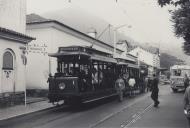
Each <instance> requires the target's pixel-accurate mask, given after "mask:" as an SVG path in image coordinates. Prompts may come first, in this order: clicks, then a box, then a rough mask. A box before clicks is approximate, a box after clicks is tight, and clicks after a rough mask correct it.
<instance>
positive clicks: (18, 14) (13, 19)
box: [0, 0, 26, 33]
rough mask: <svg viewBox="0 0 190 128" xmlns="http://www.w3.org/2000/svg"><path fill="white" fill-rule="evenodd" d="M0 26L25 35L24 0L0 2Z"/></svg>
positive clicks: (4, 0)
mask: <svg viewBox="0 0 190 128" xmlns="http://www.w3.org/2000/svg"><path fill="white" fill-rule="evenodd" d="M0 26H1V27H4V28H7V29H10V30H14V31H17V32H20V33H25V26H26V0H0Z"/></svg>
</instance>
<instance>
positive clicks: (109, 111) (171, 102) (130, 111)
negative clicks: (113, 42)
mask: <svg viewBox="0 0 190 128" xmlns="http://www.w3.org/2000/svg"><path fill="white" fill-rule="evenodd" d="M182 98H183V93H176V94H174V93H172V92H170V89H169V86H162V87H161V95H160V101H161V105H160V108H154V107H152V100H151V99H150V93H146V94H143V95H139V96H136V97H133V98H130V99H125V100H124V102H122V103H119V102H118V101H116V100H113V99H109V100H106V101H101V102H96V103H93V104H88V105H85V106H84V107H83V108H80V109H76V108H75V109H73V108H69V107H66V108H63V109H56V110H52V111H47V112H39V113H34V114H30V115H27V116H23V117H20V118H14V119H10V120H5V121H1V122H0V128H87V127H88V128H89V127H90V128H99V127H108V128H127V127H130V128H133V127H140V128H144V127H145V128H147V127H151V128H154V127H155V128H158V127H162V128H163V127H165V128H170V127H172V128H175V127H176V128H185V127H186V119H185V117H184V115H183V111H182Z"/></svg>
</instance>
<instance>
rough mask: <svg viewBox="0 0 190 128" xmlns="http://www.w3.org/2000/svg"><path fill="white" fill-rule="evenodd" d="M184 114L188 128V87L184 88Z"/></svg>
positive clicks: (189, 122)
mask: <svg viewBox="0 0 190 128" xmlns="http://www.w3.org/2000/svg"><path fill="white" fill-rule="evenodd" d="M184 114H185V115H186V117H187V121H188V125H189V128H190V86H188V87H187V88H186V90H185V94H184Z"/></svg>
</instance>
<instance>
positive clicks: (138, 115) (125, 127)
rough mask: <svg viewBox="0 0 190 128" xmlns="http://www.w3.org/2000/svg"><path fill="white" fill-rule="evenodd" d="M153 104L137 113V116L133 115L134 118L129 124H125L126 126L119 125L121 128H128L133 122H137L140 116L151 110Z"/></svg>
mask: <svg viewBox="0 0 190 128" xmlns="http://www.w3.org/2000/svg"><path fill="white" fill-rule="evenodd" d="M152 106H153V103H152V104H150V105H149V106H147V107H146V108H145V109H144V110H143V111H141V112H138V114H135V115H133V116H132V117H134V118H133V119H132V120H131V121H130V122H128V123H127V125H123V124H122V125H121V128H129V126H130V125H132V124H134V123H135V122H137V120H139V119H141V117H142V115H143V114H144V113H145V112H147V111H148V110H150V108H152Z"/></svg>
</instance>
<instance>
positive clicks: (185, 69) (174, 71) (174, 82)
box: [170, 65, 190, 92]
mask: <svg viewBox="0 0 190 128" xmlns="http://www.w3.org/2000/svg"><path fill="white" fill-rule="evenodd" d="M185 74H187V76H188V77H189V76H190V66H188V65H174V66H171V67H170V85H171V89H172V90H173V92H177V91H178V90H185V86H184V76H185Z"/></svg>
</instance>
